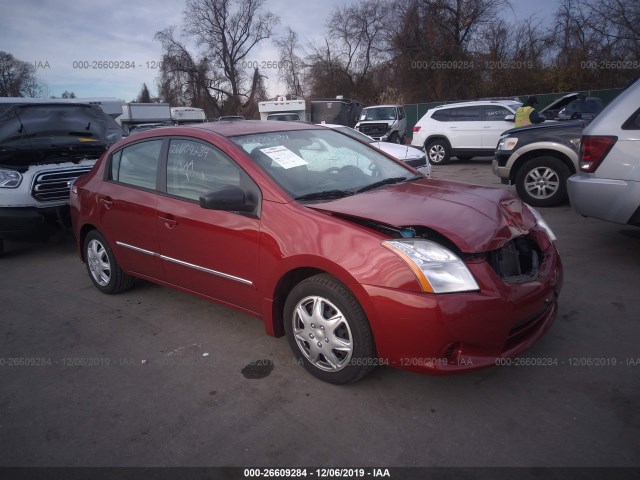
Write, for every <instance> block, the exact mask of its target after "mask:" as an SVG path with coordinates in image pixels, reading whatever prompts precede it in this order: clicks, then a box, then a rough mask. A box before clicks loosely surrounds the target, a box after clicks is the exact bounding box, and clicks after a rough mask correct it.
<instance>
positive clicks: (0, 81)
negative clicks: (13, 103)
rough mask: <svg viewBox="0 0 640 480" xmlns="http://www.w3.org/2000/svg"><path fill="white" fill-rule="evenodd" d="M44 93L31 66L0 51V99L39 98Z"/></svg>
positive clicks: (42, 85) (43, 86)
mask: <svg viewBox="0 0 640 480" xmlns="http://www.w3.org/2000/svg"><path fill="white" fill-rule="evenodd" d="M45 91H46V87H45V85H44V84H43V83H41V82H40V81H39V80H38V78H37V77H36V70H35V67H34V66H33V65H31V64H30V63H27V62H23V61H22V60H18V59H17V58H15V57H14V56H13V55H11V54H10V53H7V52H2V51H0V97H39V96H42V95H43V93H44V92H45Z"/></svg>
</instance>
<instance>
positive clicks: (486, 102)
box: [430, 100, 522, 110]
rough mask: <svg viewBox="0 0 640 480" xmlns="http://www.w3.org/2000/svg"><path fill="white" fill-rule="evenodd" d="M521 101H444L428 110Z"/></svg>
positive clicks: (511, 103)
mask: <svg viewBox="0 0 640 480" xmlns="http://www.w3.org/2000/svg"><path fill="white" fill-rule="evenodd" d="M517 103H520V104H522V102H519V101H517V100H469V101H468V102H457V103H445V104H443V105H438V106H435V107H433V108H430V110H437V109H440V108H451V107H473V106H476V105H514V104H517Z"/></svg>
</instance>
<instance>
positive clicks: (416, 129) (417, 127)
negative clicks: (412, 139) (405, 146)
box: [413, 125, 421, 133]
mask: <svg viewBox="0 0 640 480" xmlns="http://www.w3.org/2000/svg"><path fill="white" fill-rule="evenodd" d="M420 128H421V127H420V125H414V127H413V133H416V132H419V131H420Z"/></svg>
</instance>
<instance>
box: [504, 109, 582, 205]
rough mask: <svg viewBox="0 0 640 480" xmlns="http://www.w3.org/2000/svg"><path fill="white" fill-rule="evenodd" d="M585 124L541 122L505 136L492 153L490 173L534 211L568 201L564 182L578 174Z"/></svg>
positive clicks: (579, 121) (579, 122) (515, 129)
mask: <svg viewBox="0 0 640 480" xmlns="http://www.w3.org/2000/svg"><path fill="white" fill-rule="evenodd" d="M587 124H588V122H587V121H584V120H573V121H565V122H544V123H539V124H535V125H528V126H526V127H520V128H512V129H511V130H507V131H506V132H504V134H503V135H504V136H503V137H502V138H501V139H500V142H499V143H498V147H497V149H496V151H495V156H494V159H493V164H492V167H493V173H494V174H496V175H497V176H498V177H500V179H501V180H502V183H505V184H508V185H509V184H511V185H514V184H515V186H516V190H517V192H518V195H519V196H520V198H522V199H523V200H524V201H525V202H526V203H528V204H529V205H533V206H534V207H552V206H555V205H558V204H560V203H562V202H565V201H566V200H567V186H566V185H567V178H569V176H571V175H573V174H574V173H576V172H577V171H578V151H579V148H580V136H581V135H582V129H583V128H584V127H585V125H587Z"/></svg>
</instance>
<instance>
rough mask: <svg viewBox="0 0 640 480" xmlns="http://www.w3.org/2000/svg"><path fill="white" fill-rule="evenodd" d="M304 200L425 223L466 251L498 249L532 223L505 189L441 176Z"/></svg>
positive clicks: (394, 221)
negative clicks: (334, 197) (326, 198)
mask: <svg viewBox="0 0 640 480" xmlns="http://www.w3.org/2000/svg"><path fill="white" fill-rule="evenodd" d="M307 206H309V207H310V208H313V209H315V210H318V211H322V212H326V213H332V214H337V215H340V216H344V217H355V218H358V219H367V220H372V221H374V222H378V223H382V224H386V225H390V226H394V227H417V226H423V227H427V228H430V229H432V230H435V231H436V232H438V233H440V234H442V235H444V236H445V237H447V238H448V239H449V240H451V241H452V242H453V243H455V244H456V245H457V246H458V248H459V249H460V250H461V251H462V252H465V253H481V252H488V251H490V250H495V249H498V248H500V247H502V246H504V245H505V244H506V243H507V242H509V241H510V240H512V239H513V238H515V237H518V236H521V235H524V234H526V233H527V232H528V231H529V230H530V229H531V228H533V227H534V226H535V224H536V220H535V217H534V216H533V214H532V213H531V212H530V211H529V210H528V209H525V208H524V204H523V203H522V201H521V200H520V199H518V198H516V197H514V196H513V195H512V194H511V193H509V192H508V191H507V190H504V189H499V188H487V187H480V186H474V185H469V184H464V183H457V182H450V181H445V180H432V179H421V180H417V181H413V182H406V183H401V184H397V185H391V186H386V187H381V188H379V189H376V190H371V191H369V192H365V193H361V194H358V195H353V196H351V197H345V198H341V199H339V200H333V201H328V202H323V203H315V204H312V205H309V204H308V205H307Z"/></svg>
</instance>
